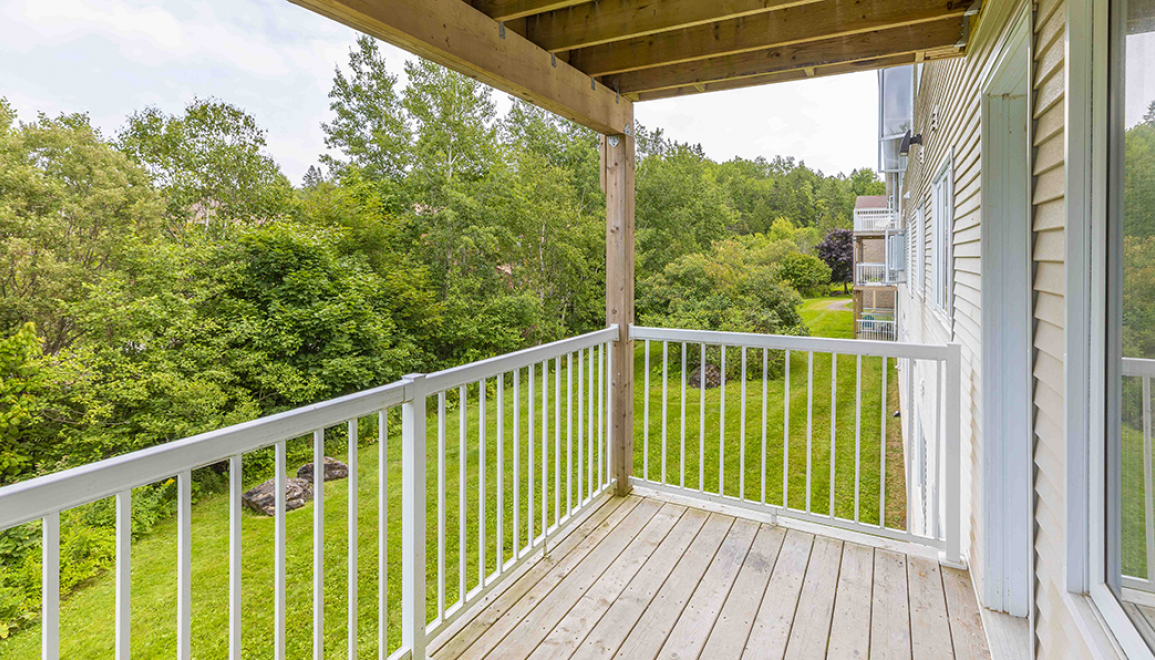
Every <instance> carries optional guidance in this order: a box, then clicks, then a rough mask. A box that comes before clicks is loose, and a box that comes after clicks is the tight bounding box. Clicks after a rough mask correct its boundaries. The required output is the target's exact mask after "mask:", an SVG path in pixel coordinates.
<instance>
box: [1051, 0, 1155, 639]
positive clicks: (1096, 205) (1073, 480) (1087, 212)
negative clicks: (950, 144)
mask: <svg viewBox="0 0 1155 660" xmlns="http://www.w3.org/2000/svg"><path fill="white" fill-rule="evenodd" d="M1108 9H1109V0H1067V16H1066V19H1067V20H1066V29H1067V36H1066V38H1067V57H1066V67H1067V71H1066V73H1067V90H1066V92H1067V93H1066V104H1067V110H1066V115H1067V122H1066V141H1067V144H1066V153H1067V157H1066V168H1067V172H1066V174H1067V176H1066V192H1065V195H1066V200H1067V232H1068V236H1067V237H1066V239H1067V240H1066V241H1065V243H1066V254H1065V255H1064V257H1065V273H1066V282H1065V299H1066V302H1067V309H1066V316H1065V318H1064V322H1065V325H1066V354H1067V355H1066V365H1065V366H1066V376H1065V382H1064V386H1063V389H1064V398H1065V400H1066V401H1067V402H1068V405H1067V406H1066V411H1065V418H1064V426H1065V434H1066V455H1065V457H1064V460H1065V464H1066V465H1065V468H1066V479H1067V484H1066V488H1067V502H1066V519H1065V521H1064V522H1065V533H1066V546H1067V547H1066V565H1065V567H1064V569H1065V571H1064V572H1065V575H1064V577H1065V579H1066V587H1067V590H1068V592H1069V593H1068V596H1067V599H1066V601H1067V603H1068V609H1069V611H1070V612H1071V613H1072V615H1073V616H1074V617H1075V621H1076V623H1077V624H1078V626H1079V628H1080V630H1081V632H1083V636H1084V640H1085V641H1086V642H1087V643H1088V644H1089V645H1091V646H1092V647H1093V649H1096V650H1098V651H1100V652H1105V653H1112V651H1113V650H1114V649H1115V645H1116V644H1117V645H1118V650H1121V651H1122V652H1123V653H1125V654H1126V655H1127V657H1129V658H1132V659H1136V660H1138V659H1147V660H1150V659H1152V658H1155V654H1153V653H1152V651H1151V649H1150V648H1149V647H1148V646H1147V644H1146V643H1145V642H1144V640H1143V638H1142V636H1141V635H1140V633H1139V631H1138V629H1137V628H1136V627H1135V625H1134V623H1132V621H1131V619H1130V618H1129V617H1128V616H1127V614H1126V612H1124V611H1123V607H1122V605H1121V604H1120V602H1119V600H1118V599H1117V598H1116V597H1115V594H1114V592H1113V591H1111V589H1110V587H1109V586H1108V585H1107V582H1106V576H1107V557H1106V547H1107V539H1108V538H1109V530H1108V529H1107V526H1108V524H1111V523H1110V522H1109V520H1108V516H1107V500H1106V487H1107V474H1106V468H1107V466H1106V460H1105V455H1106V448H1107V441H1108V438H1107V432H1106V422H1107V409H1106V404H1107V401H1106V391H1107V389H1106V385H1107V373H1106V365H1107V359H1106V358H1107V306H1106V302H1107V294H1108V291H1107V285H1106V284H1107V265H1106V260H1107V256H1108V251H1109V245H1108V238H1107V221H1108V181H1107V173H1108V169H1109V160H1108V144H1109V141H1110V139H1111V138H1110V131H1109V118H1108V114H1109V113H1108V102H1107V101H1108V96H1109V89H1110V87H1109V85H1108V82H1109V76H1110V75H1111V74H1112V67H1111V66H1110V63H1111V61H1112V57H1114V55H1113V54H1112V50H1113V49H1112V45H1111V42H1110V38H1109V34H1110V32H1109V29H1108V23H1109V11H1108ZM1116 70H1117V69H1116Z"/></svg>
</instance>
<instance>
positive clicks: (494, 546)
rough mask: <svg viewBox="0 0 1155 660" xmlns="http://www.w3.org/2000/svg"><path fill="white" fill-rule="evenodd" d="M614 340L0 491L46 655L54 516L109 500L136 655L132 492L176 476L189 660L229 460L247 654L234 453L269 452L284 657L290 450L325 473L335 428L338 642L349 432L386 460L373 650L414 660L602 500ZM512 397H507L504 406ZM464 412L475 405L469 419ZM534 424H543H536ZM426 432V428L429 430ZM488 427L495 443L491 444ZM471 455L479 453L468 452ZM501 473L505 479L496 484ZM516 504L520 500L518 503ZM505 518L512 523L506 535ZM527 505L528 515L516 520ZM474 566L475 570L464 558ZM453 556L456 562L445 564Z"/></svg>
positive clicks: (317, 521) (593, 337) (125, 621)
mask: <svg viewBox="0 0 1155 660" xmlns="http://www.w3.org/2000/svg"><path fill="white" fill-rule="evenodd" d="M617 337H618V329H617V326H611V327H610V328H607V329H605V330H600V331H597V332H593V333H589V334H586V335H582V336H580V337H575V338H572V339H566V340H563V341H559V342H555V343H552V344H547V345H544V346H540V347H536V348H531V349H528V350H524V351H520V352H516V353H511V354H509V355H505V356H502V357H499V358H494V359H491V360H484V361H481V362H475V363H472V364H469V365H465V366H462V367H457V368H454V369H448V370H445V371H440V372H437V373H433V374H428V375H422V374H414V375H410V376H407V377H405V378H404V379H403V380H401V381H399V382H396V383H392V384H389V385H385V386H383V387H379V388H376V389H372V390H368V391H365V392H360V393H357V394H352V395H349V396H345V397H341V398H339V399H334V400H331V401H326V402H323V403H318V404H315V405H312V406H306V407H304V408H299V409H296V410H292V411H289V412H285V413H281V414H278V415H272V416H270V417H265V418H261V419H258V420H255V421H251V422H246V423H243V424H238V425H235V426H231V427H228V428H224V429H220V430H216V431H211V432H208V433H204V434H201V435H197V436H193V437H190V438H186V439H184V440H179V441H176V442H171V443H167V444H164V445H159V446H156V447H152V448H150V449H145V450H142V451H137V452H133V453H131V454H126V455H124V456H118V457H116V458H111V459H107V460H103V461H100V462H97V463H92V464H89V465H85V466H81V467H78V468H73V469H70V470H66V471H63V472H59V473H56V474H51V475H47V476H44V477H39V478H36V479H32V480H29V481H26V482H22V483H18V484H14V485H11V486H7V487H4V488H0V530H6V529H9V528H12V527H15V526H17V525H21V524H25V523H31V522H33V521H37V520H39V521H42V525H43V527H42V529H43V536H42V547H43V600H42V608H41V620H40V626H41V632H42V642H41V649H42V651H41V656H42V658H44V659H46V660H57V659H58V658H59V657H60V635H59V630H60V597H59V585H60V582H59V575H60V514H61V513H62V512H63V511H66V510H68V509H71V508H73V507H77V506H81V505H85V504H88V503H92V502H95V501H97V500H101V499H103V498H106V497H115V498H116V513H117V516H116V532H115V533H116V541H117V544H116V548H117V551H116V559H115V576H114V577H115V580H116V586H117V590H116V603H115V623H114V625H115V639H116V657H117V658H118V659H120V658H128V657H129V648H130V643H131V642H130V637H131V635H130V632H131V630H132V628H131V592H130V581H129V576H130V575H131V562H132V559H131V556H132V553H131V532H132V530H131V518H132V516H131V511H132V508H131V507H132V504H131V502H132V489H133V488H137V487H141V486H146V485H149V484H154V483H158V482H161V481H165V480H167V479H169V478H170V477H175V478H176V482H177V537H178V539H177V566H178V571H177V581H176V585H175V596H176V603H177V621H176V623H177V628H176V651H177V657H178V658H182V659H185V658H189V657H191V651H190V644H191V635H192V610H191V580H192V570H191V550H192V528H191V524H190V521H191V513H192V489H191V484H192V474H193V471H194V470H195V469H197V468H202V467H205V466H208V465H212V464H215V463H220V462H222V461H227V462H228V466H229V481H228V499H229V518H228V519H229V553H228V556H229V570H228V593H229V612H228V621H229V624H228V645H229V649H230V656H229V657H230V658H234V659H236V658H240V657H241V656H240V653H241V640H242V619H241V606H240V605H241V601H240V598H241V573H242V561H241V557H242V555H241V547H242V537H241V515H242V510H241V507H242V497H241V496H242V489H243V486H242V484H243V483H244V474H243V472H242V457H243V456H244V455H245V454H248V453H251V452H254V451H258V450H262V449H265V448H269V447H272V448H274V453H275V469H274V472H275V474H274V479H275V482H276V503H275V518H276V522H275V535H274V543H273V552H274V554H275V559H274V564H275V568H274V571H275V580H274V584H273V592H274V600H275V603H274V606H275V614H274V635H275V636H274V640H273V656H274V658H276V659H277V660H284V658H285V657H286V629H285V620H286V578H287V576H286V536H285V513H286V502H285V485H286V479H287V462H286V446H287V442H288V441H290V440H294V439H297V438H301V437H303V436H311V437H312V455H313V461H314V465H316V466H320V465H323V463H324V457H325V437H326V430H329V429H337V428H343V429H344V431H343V432H344V433H347V437H348V463H349V470H350V471H349V483H348V488H349V494H350V496H349V498H348V502H349V503H348V515H349V517H348V535H349V539H350V543H349V547H348V559H347V567H348V580H347V582H348V595H347V597H346V600H347V602H348V604H349V607H348V627H347V630H348V631H351V632H349V634H348V635H347V642H348V648H349V651H348V655H349V657H350V658H355V657H357V652H358V648H357V647H358V635H357V631H358V621H357V616H358V608H357V603H358V599H359V596H358V593H357V586H358V577H357V576H358V572H357V564H358V545H359V543H358V542H357V538H358V535H357V522H358V505H357V497H356V493H357V492H358V476H359V475H358V472H359V471H358V469H357V467H358V458H357V454H358V434H359V432H360V429H361V428H362V427H364V428H368V429H370V431H371V432H375V433H376V434H377V449H378V451H379V452H380V456H379V457H378V474H377V475H376V478H377V484H378V493H377V501H376V504H377V507H378V511H377V513H378V520H379V524H378V528H379V529H378V532H379V533H378V539H377V549H376V550H377V562H378V563H377V565H376V567H375V569H376V571H377V573H378V575H379V580H378V594H377V599H378V621H377V622H376V623H377V627H378V657H380V658H386V657H389V658H401V657H411V658H413V659H415V660H423V659H424V658H425V657H426V652H425V648H426V644H427V640H429V639H431V638H432V637H433V636H434V635H436V634H437V633H438V632H440V631H442V630H444V629H445V628H446V627H447V626H449V625H450V624H451V623H452V622H453V621H454V620H455V619H456V618H458V617H459V616H460V615H461V614H462V613H463V612H464V611H465V610H466V608H467V606H469V605H471V604H473V603H476V602H477V601H479V600H480V599H482V598H483V597H484V596H485V595H486V593H488V592H489V591H490V590H492V589H493V588H494V587H495V586H496V585H497V584H499V583H500V582H501V581H502V578H503V577H504V576H506V575H507V574H508V573H509V572H510V571H512V570H514V569H515V568H517V567H518V565H520V564H522V563H523V562H525V561H526V560H527V559H528V558H529V557H531V556H539V555H542V554H544V552H545V550H546V548H547V546H548V544H549V542H550V539H551V538H552V537H553V536H556V535H557V533H558V531H559V530H561V529H563V528H565V527H566V526H567V524H568V523H570V522H571V521H573V520H574V519H575V517H576V516H577V515H578V514H579V513H581V512H583V511H584V510H587V509H589V508H590V506H591V504H593V503H594V502H595V501H597V500H599V499H600V498H601V497H602V496H603V495H605V494H607V493H608V489H609V488H610V486H611V485H612V483H613V482H612V481H611V479H610V476H609V474H610V469H609V467H610V465H611V463H610V460H611V458H612V456H611V455H610V453H611V452H610V448H609V437H608V435H609V434H608V433H607V427H606V420H608V419H609V418H610V414H611V412H612V411H611V410H609V407H610V401H611V399H610V397H609V396H608V394H609V387H607V386H606V382H607V381H606V372H607V371H608V367H607V365H608V364H610V359H611V357H612V350H613V342H614V341H615V340H616V339H617ZM563 375H564V379H563ZM563 380H564V383H565V385H564V388H563ZM551 381H552V387H551ZM523 382H524V384H525V391H526V395H527V396H526V397H525V401H524V403H523V401H522V397H521V390H522V384H523ZM491 385H493V386H494V389H493V391H494V393H495V397H496V401H495V405H494V406H493V407H492V409H490V407H489V406H488V403H487V395H488V392H489V390H490V386H491ZM575 385H576V386H575ZM551 390H552V397H553V398H552V416H551V405H550V404H551V398H550V397H551ZM507 395H510V396H509V398H508V399H507ZM538 397H540V399H539V398H538ZM430 398H432V399H434V400H435V402H436V403H435V405H436V412H435V414H432V415H428V416H427V414H426V403H427V400H428V399H430ZM509 399H511V400H509ZM575 399H576V406H575ZM450 404H455V405H456V406H457V409H458V421H457V424H456V427H457V432H458V433H457V436H458V437H457V445H458V446H457V448H456V452H454V451H452V448H451V446H450V445H449V444H447V442H448V441H449V439H450V436H449V433H448V432H449V431H450V429H451V427H452V426H453V425H452V424H450V423H449V420H450V417H449V416H448V412H447V411H448V408H449V406H450ZM539 404H540V405H539ZM471 405H472V407H473V412H470V410H469V409H470V407H471ZM523 407H524V408H525V416H524V419H525V421H524V424H523V422H522V419H523V415H522V408H523ZM397 409H400V415H399V417H400V425H401V462H402V478H401V487H400V489H399V490H400V497H401V508H402V516H401V538H402V545H401V548H400V551H401V565H402V566H401V583H402V586H401V592H402V597H401V609H402V617H401V618H402V625H401V635H400V637H401V639H400V640H390V639H389V626H388V621H389V611H388V607H387V594H388V577H389V562H388V557H389V552H390V548H389V546H388V539H389V528H388V525H389V517H388V510H389V506H390V494H391V491H390V489H389V486H388V469H387V466H388V465H389V458H390V457H389V456H388V451H389V444H390V443H389V440H390V431H389V420H390V418H391V417H392V418H394V419H395V418H396V417H398V415H397V414H396V411H397ZM563 410H564V415H563ZM487 414H490V415H492V421H490V419H487ZM535 415H538V416H537V417H536V418H535ZM575 421H576V433H575ZM473 422H476V428H475V432H474V433H468V432H467V431H468V430H469V429H470V428H471V426H472V423H473ZM507 422H508V423H509V427H508V428H507V426H506V424H507ZM427 425H431V426H434V427H435V429H427ZM563 428H564V432H563ZM491 429H492V430H493V432H494V434H495V435H493V436H490V435H488V433H489V432H490V430H491ZM563 435H564V448H563ZM394 437H395V436H394ZM551 441H552V442H551ZM432 443H436V445H435V446H436V454H435V456H436V460H437V470H436V475H437V476H436V478H435V483H434V484H432V487H433V488H436V489H437V491H436V505H435V511H434V514H433V515H434V516H436V525H435V529H436V534H435V536H436V539H437V541H436V543H437V548H436V552H437V560H436V565H437V570H436V571H434V572H433V575H429V574H428V572H427V571H426V570H425V566H426V560H425V558H426V536H427V531H428V532H432V531H433V526H432V525H427V514H428V512H427V510H426V500H427V495H429V494H430V490H429V488H430V485H429V484H427V480H426V474H427V470H426V455H427V445H429V446H432ZM507 444H508V445H509V446H510V449H511V450H512V452H511V453H512V454H513V456H512V464H510V462H509V461H507V459H506V456H505V454H506V446H507ZM551 444H552V449H551ZM490 447H492V449H493V450H494V453H495V457H494V459H493V464H492V466H491V465H490V463H489V458H488V456H487V454H488V452H489V450H490ZM523 453H524V459H523V456H522V454H523ZM471 456H475V457H476V458H475V459H471ZM551 458H552V462H551ZM523 460H524V463H523V462H522V461H523ZM450 467H456V468H457V470H458V474H457V479H456V482H457V491H458V492H457V493H456V496H457V499H458V502H457V506H456V507H455V509H456V513H457V515H456V518H457V522H458V529H457V538H456V545H455V547H450V544H448V543H447V541H448V540H449V538H450V534H452V533H453V532H452V530H451V529H450V528H449V527H447V522H448V521H447V515H446V514H447V509H449V508H450V507H449V506H448V503H449V501H448V500H447V498H448V497H449V496H450V493H449V492H448V484H449V482H450V480H451V479H452V478H453V477H452V473H451V472H449V471H448V469H449V468H450ZM551 468H552V469H551ZM523 469H524V473H523V472H522V470H523ZM324 473H325V470H324V469H323V468H319V469H315V470H314V477H313V478H314V484H313V485H314V502H313V507H314V508H313V562H314V563H313V571H312V576H311V577H312V582H313V628H312V635H313V638H312V646H313V655H314V657H322V656H323V655H324V646H325V619H324V610H325V574H324V565H325V564H324V549H325V524H324V523H325V518H324V503H325V499H324V495H325V491H324ZM489 477H493V478H494V480H495V482H496V483H495V484H494V486H493V489H492V491H489V490H487V486H488V483H487V480H488V478H489ZM507 477H508V478H509V479H510V482H509V483H507V482H506V481H505V479H506V478H507ZM523 483H524V485H525V491H524V492H523V491H522V485H523ZM510 490H511V491H512V498H511V499H512V503H511V504H510V503H509V502H508V501H507V500H506V493H507V491H510ZM563 493H564V495H563ZM522 497H524V498H525V500H524V509H523V502H522ZM551 502H552V504H551ZM539 504H540V506H539ZM474 507H476V508H474ZM471 510H472V511H475V512H476V515H477V520H476V521H474V522H477V523H478V524H477V530H476V534H477V536H476V540H474V539H470V538H468V537H467V533H468V532H470V531H471V525H469V518H470V516H471V515H473V514H472V513H471ZM507 511H508V512H509V513H511V514H512V515H511V517H512V522H511V524H510V526H509V527H508V528H507V527H506V522H507V521H506V513H507ZM523 511H524V514H525V520H522V519H521V515H522V512H523ZM429 520H432V517H430V518H429ZM507 529H508V530H510V532H511V533H510V534H509V535H508V536H509V537H510V538H512V539H513V546H512V547H511V548H509V549H508V551H507V550H506V548H505V547H504V545H505V540H506V538H507ZM491 531H492V536H490V532H491ZM539 551H540V552H539ZM489 553H492V555H491V554H489ZM490 557H492V560H490ZM474 559H475V560H476V565H475V567H471V566H469V565H467V563H468V561H469V560H474ZM454 563H455V564H456V566H457V567H456V569H455V571H451V570H450V567H451V566H452V565H453V564H454ZM451 572H452V573H455V577H456V578H457V585H456V592H457V594H456V598H455V599H454V601H453V602H449V599H448V594H447V592H448V591H449V590H451V589H453V585H452V584H451V583H449V581H448V579H447V578H448V577H450V575H451ZM430 579H434V580H436V585H435V589H434V588H433V583H431V582H428V580H430ZM427 592H432V594H434V595H433V596H432V597H433V598H435V599H436V612H437V614H436V616H435V617H434V619H433V620H432V621H427V620H426V616H425V613H426V611H427V609H426V599H427ZM138 632H139V631H138Z"/></svg>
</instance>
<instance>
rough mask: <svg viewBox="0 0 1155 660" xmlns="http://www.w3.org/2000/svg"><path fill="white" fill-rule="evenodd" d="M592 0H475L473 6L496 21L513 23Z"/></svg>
mask: <svg viewBox="0 0 1155 660" xmlns="http://www.w3.org/2000/svg"><path fill="white" fill-rule="evenodd" d="M589 1H590V0H473V6H474V8H476V9H477V10H478V11H480V12H481V13H483V14H485V15H487V16H489V17H490V18H492V19H493V20H495V21H512V20H514V19H515V18H525V17H526V16H533V15H535V14H544V13H546V12H549V11H557V10H559V9H565V8H566V7H573V6H575V5H580V4H583V3H586V2H589Z"/></svg>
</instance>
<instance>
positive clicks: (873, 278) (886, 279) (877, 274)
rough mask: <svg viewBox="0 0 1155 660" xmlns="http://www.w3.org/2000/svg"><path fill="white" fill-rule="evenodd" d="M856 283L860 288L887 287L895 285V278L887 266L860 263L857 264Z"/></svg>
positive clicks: (855, 269)
mask: <svg viewBox="0 0 1155 660" xmlns="http://www.w3.org/2000/svg"><path fill="white" fill-rule="evenodd" d="M854 283H855V284H858V285H860V286H872V285H877V286H886V285H890V284H894V278H893V277H892V276H891V273H890V269H888V268H887V266H886V264H880V263H860V264H855V268H854Z"/></svg>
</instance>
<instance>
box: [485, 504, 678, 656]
mask: <svg viewBox="0 0 1155 660" xmlns="http://www.w3.org/2000/svg"><path fill="white" fill-rule="evenodd" d="M685 511H686V509H685V507H681V506H677V505H674V504H666V505H663V506H662V508H661V509H660V510H659V511H658V512H657V513H656V514H654V516H653V517H652V518H651V519H650V520H648V521H647V522H646V525H645V527H643V528H642V529H641V530H640V531H639V532H638V534H637V536H634V537H633V538H630V539H627V540H628V541H629V542H628V543H627V544H625V547H623V548H620V550H619V546H621V545H622V543H621V540H623V538H624V535H622V536H619V535H613V536H611V537H610V538H608V539H606V542H605V543H603V544H602V546H599V550H600V549H601V548H602V547H611V548H612V551H611V552H607V553H605V556H599V557H594V555H593V554H591V555H590V556H589V557H587V558H586V560H585V561H583V562H582V564H581V566H580V567H579V568H578V570H576V571H574V572H573V573H572V574H570V575H569V577H567V578H566V580H565V581H564V582H563V583H562V584H560V585H558V587H557V589H555V590H554V591H553V592H552V593H550V595H549V596H548V597H546V598H545V599H544V600H543V601H542V602H541V603H540V604H539V605H538V606H537V607H536V608H534V610H533V611H532V612H530V613H529V616H527V617H525V618H524V619H522V620H521V622H520V623H518V624H517V627H516V628H514V630H513V631H512V632H510V634H509V635H507V636H506V637H505V639H503V640H502V641H501V642H500V643H499V644H498V645H497V646H496V647H494V649H493V650H492V651H491V652H490V653H488V654H486V655H485V656H480V657H493V658H503V659H504V658H528V657H529V655H530V653H532V652H533V651H534V649H536V648H537V646H538V644H540V643H541V642H542V640H544V639H545V637H546V636H547V635H548V634H549V633H550V632H552V631H553V629H554V627H555V626H557V625H558V623H560V622H561V620H562V619H563V618H564V617H565V616H566V615H567V614H568V613H569V611H570V609H572V608H573V606H574V605H575V604H576V603H577V602H578V601H579V600H580V599H581V597H582V596H584V595H585V594H586V592H588V591H590V590H591V589H593V590H594V591H595V592H613V591H614V590H615V589H617V590H618V591H620V589H621V588H622V587H624V585H625V584H626V583H628V581H629V579H630V578H632V577H633V576H634V574H635V573H637V571H638V569H640V568H641V566H642V564H644V563H645V561H646V559H648V558H649V556H650V554H651V553H652V552H653V551H654V549H655V548H657V547H658V545H659V544H660V543H661V542H662V539H664V538H666V535H667V534H669V532H670V530H672V529H673V528H674V525H675V524H676V523H677V522H678V519H679V518H681V517H682V514H683V513H685ZM615 539H617V540H618V541H619V542H618V543H617V544H614V545H612V546H611V545H610V541H612V540H615ZM595 552H596V551H595ZM607 559H609V560H610V561H606V560H607ZM619 584H621V585H622V587H619V586H618V585H619Z"/></svg>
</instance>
